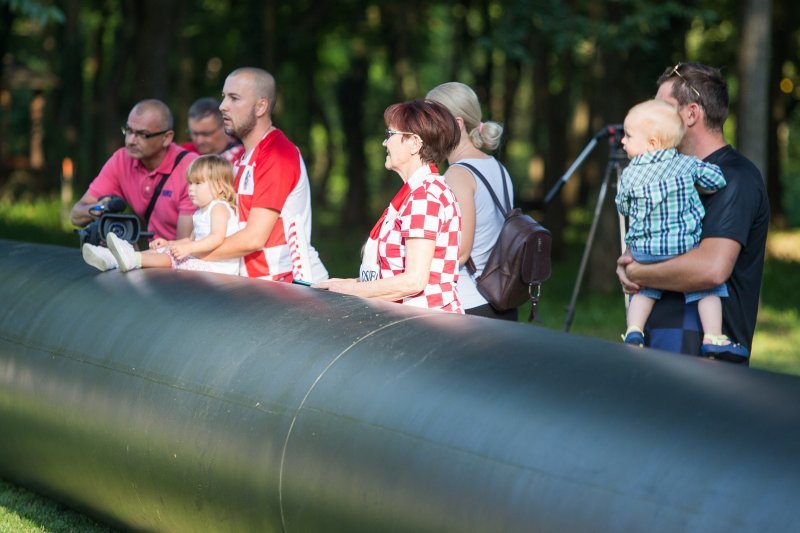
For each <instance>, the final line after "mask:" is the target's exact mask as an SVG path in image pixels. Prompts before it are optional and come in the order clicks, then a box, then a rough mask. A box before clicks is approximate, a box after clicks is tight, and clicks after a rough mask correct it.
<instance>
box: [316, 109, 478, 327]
mask: <svg viewBox="0 0 800 533" xmlns="http://www.w3.org/2000/svg"><path fill="white" fill-rule="evenodd" d="M383 118H384V121H385V122H386V126H387V128H388V129H387V130H386V138H385V140H384V141H383V145H384V146H385V147H386V152H387V155H386V163H385V165H386V168H387V169H389V170H393V171H395V172H397V174H398V175H399V176H400V178H401V179H402V180H403V186H402V187H401V188H400V190H399V191H398V192H397V194H396V195H395V197H394V198H393V199H392V201H391V202H390V204H389V206H388V207H387V208H386V210H385V211H384V212H383V215H382V216H381V218H380V219H379V220H378V222H377V223H376V224H375V227H374V228H373V229H372V231H371V232H370V235H369V239H368V240H367V243H366V244H365V246H364V250H363V256H362V261H361V268H360V277H359V279H331V280H328V281H324V282H321V283H317V284H315V285H314V287H317V288H321V289H328V290H331V291H334V292H339V293H343V294H352V295H356V296H362V297H366V298H380V299H383V300H389V301H393V302H398V303H402V304H405V305H411V306H416V307H423V308H428V309H438V310H442V311H449V312H452V313H463V312H464V310H463V308H462V306H461V302H460V300H459V298H458V292H457V290H456V285H457V281H458V247H459V243H460V240H461V212H460V210H459V207H458V204H457V202H456V198H455V196H454V195H453V192H452V191H451V190H450V188H449V187H448V186H447V184H446V183H445V182H444V180H443V178H442V177H441V176H439V175H438V174H437V173H436V172H434V171H433V170H432V169H433V168H435V167H434V165H435V164H436V163H439V162H441V161H444V160H445V159H446V158H447V155H448V154H449V153H450V152H451V151H453V149H454V148H455V147H456V146H458V142H459V140H460V135H461V134H460V131H459V127H458V123H457V122H456V119H455V118H454V117H453V115H452V114H451V113H450V112H449V111H448V110H447V108H445V107H444V106H443V105H441V104H439V103H437V102H432V101H422V100H415V101H412V102H406V103H401V104H394V105H391V106H389V107H388V108H387V109H386V111H384V114H383Z"/></svg>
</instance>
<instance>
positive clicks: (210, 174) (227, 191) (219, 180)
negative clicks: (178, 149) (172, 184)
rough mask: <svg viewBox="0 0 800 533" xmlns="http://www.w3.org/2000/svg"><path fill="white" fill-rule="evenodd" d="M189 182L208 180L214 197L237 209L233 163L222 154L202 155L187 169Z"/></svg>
mask: <svg viewBox="0 0 800 533" xmlns="http://www.w3.org/2000/svg"><path fill="white" fill-rule="evenodd" d="M186 181H188V182H189V183H203V182H206V181H207V182H208V188H209V189H211V194H213V195H214V198H217V199H220V200H224V201H226V202H228V204H230V206H231V207H232V208H234V209H236V191H235V190H233V165H231V164H230V162H229V161H228V160H227V159H225V158H224V157H222V156H219V155H214V154H209V155H201V156H200V157H198V158H197V159H195V160H194V161H192V162H191V163H190V164H189V168H187V169H186Z"/></svg>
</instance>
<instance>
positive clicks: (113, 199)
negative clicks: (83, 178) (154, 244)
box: [75, 196, 152, 246]
mask: <svg viewBox="0 0 800 533" xmlns="http://www.w3.org/2000/svg"><path fill="white" fill-rule="evenodd" d="M127 207H128V204H126V203H125V200H123V199H122V198H120V197H119V196H104V197H102V198H100V200H99V202H98V203H97V204H95V205H93V206H92V207H90V208H89V213H90V214H92V215H94V216H97V217H98V218H97V220H94V221H93V222H91V223H90V224H89V225H88V226H86V227H85V228H81V229H77V230H75V232H76V233H77V234H78V236H79V237H80V244H81V246H83V245H84V244H85V243H89V244H94V245H96V246H97V245H100V244H103V243H105V240H106V235H108V233H109V232H111V233H113V234H115V235H116V236H117V237H119V238H120V239H122V240H125V241H128V242H129V243H131V244H135V243H136V242H137V241H138V240H139V238H140V237H149V236H150V235H152V233H150V232H146V231H142V227H141V222H140V221H139V217H137V216H136V215H126V214H123V213H122V211H125V209H126V208H127Z"/></svg>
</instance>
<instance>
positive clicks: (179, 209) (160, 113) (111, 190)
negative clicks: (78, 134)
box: [70, 99, 197, 240]
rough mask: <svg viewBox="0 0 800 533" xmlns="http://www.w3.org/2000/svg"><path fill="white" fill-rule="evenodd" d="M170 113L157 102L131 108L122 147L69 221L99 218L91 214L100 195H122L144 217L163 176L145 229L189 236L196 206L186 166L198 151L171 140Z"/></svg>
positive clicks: (86, 221) (79, 222) (160, 234)
mask: <svg viewBox="0 0 800 533" xmlns="http://www.w3.org/2000/svg"><path fill="white" fill-rule="evenodd" d="M172 127H173V122H172V113H171V112H170V110H169V108H168V107H167V106H166V104H164V102H161V101H160V100H152V99H151V100H142V101H141V102H139V103H138V104H136V105H135V106H133V109H131V112H130V114H129V115H128V122H127V123H126V124H125V126H124V127H123V128H122V132H123V134H124V136H125V147H124V148H120V149H119V150H117V151H116V152H114V154H113V155H112V156H111V158H110V159H109V160H108V161H106V164H105V165H103V168H102V170H100V174H98V175H97V177H96V178H95V179H94V180H93V181H92V183H91V184H90V185H89V190H88V191H87V192H86V194H84V195H83V197H82V198H81V199H80V200H78V203H76V204H75V205H74V206H73V208H72V212H71V213H70V218H71V220H72V223H73V224H74V225H76V226H86V225H87V224H89V223H90V222H92V221H93V220H94V219H95V218H97V217H96V216H95V215H94V214H92V213H90V212H89V209H90V208H91V207H92V206H94V205H96V204H97V203H98V201H99V199H100V198H103V197H105V196H111V195H115V196H120V197H122V198H123V199H124V200H125V201H126V202H127V203H128V205H130V207H131V209H133V211H134V212H135V213H136V214H137V215H139V217H140V218H143V217H144V215H145V212H146V211H147V206H148V205H149V203H150V200H151V199H152V197H153V194H154V192H155V191H156V189H157V187H158V185H159V183H160V182H161V181H162V178H164V177H165V176H166V181H165V182H164V185H163V187H162V188H161V192H160V193H159V196H158V199H157V200H156V202H155V205H154V207H153V211H152V214H151V215H150V221H149V225H148V231H151V232H153V237H154V238H155V237H161V238H164V239H168V240H175V239H181V238H183V237H189V236H190V235H191V233H192V214H193V213H194V211H195V207H194V205H193V204H192V202H191V200H189V192H188V191H189V188H188V183H187V181H186V167H188V166H189V163H191V162H192V161H193V160H194V159H196V158H197V154H193V153H186V154H184V155H183V157H181V158H180V160H179V161H178V158H179V156H180V154H181V153H182V152H183V151H184V150H182V149H181V148H180V147H178V145H176V144H175V143H173V142H172V138H173V136H174V135H175V132H174V131H173V130H172ZM176 161H177V164H176Z"/></svg>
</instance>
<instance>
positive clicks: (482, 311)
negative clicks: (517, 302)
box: [464, 304, 518, 322]
mask: <svg viewBox="0 0 800 533" xmlns="http://www.w3.org/2000/svg"><path fill="white" fill-rule="evenodd" d="M464 312H465V313H466V314H468V315H475V316H485V317H487V318H499V319H500V320H510V321H512V322H517V321H518V319H517V309H516V308H514V309H509V310H507V311H496V310H495V308H494V307H492V306H491V305H490V304H484V305H479V306H478V307H473V308H471V309H465V310H464Z"/></svg>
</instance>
